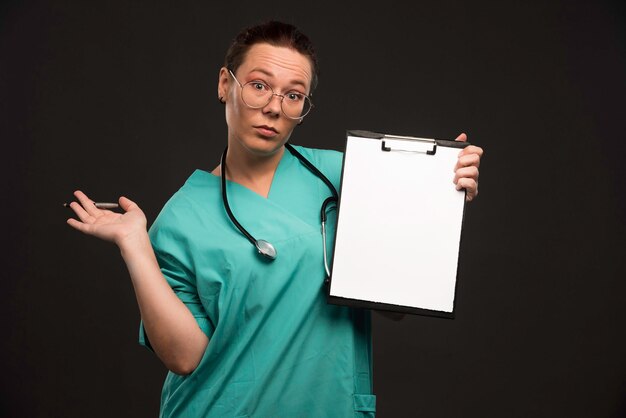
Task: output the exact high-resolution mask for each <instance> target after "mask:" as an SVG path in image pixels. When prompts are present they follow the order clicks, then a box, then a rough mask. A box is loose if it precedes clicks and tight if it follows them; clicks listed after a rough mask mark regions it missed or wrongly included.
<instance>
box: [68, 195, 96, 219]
mask: <svg viewBox="0 0 626 418" xmlns="http://www.w3.org/2000/svg"><path fill="white" fill-rule="evenodd" d="M74 196H76V198H77V199H78V201H79V202H80V204H81V205H83V208H84V209H85V210H86V211H87V213H88V214H90V215H91V216H96V215H97V214H99V213H100V209H98V208H97V207H96V205H94V202H93V200H91V199H89V198H88V197H87V195H86V194H85V193H83V192H81V191H80V190H76V191H75V192H74Z"/></svg>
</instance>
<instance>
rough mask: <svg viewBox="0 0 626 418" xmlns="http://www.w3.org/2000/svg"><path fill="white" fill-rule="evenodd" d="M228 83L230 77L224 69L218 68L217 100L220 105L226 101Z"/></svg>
mask: <svg viewBox="0 0 626 418" xmlns="http://www.w3.org/2000/svg"><path fill="white" fill-rule="evenodd" d="M229 83H230V76H229V74H228V70H227V69H226V67H222V68H220V73H219V76H218V79H217V98H218V100H219V101H220V103H226V100H227V99H228V87H229Z"/></svg>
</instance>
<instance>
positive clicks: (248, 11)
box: [0, 0, 626, 418]
mask: <svg viewBox="0 0 626 418" xmlns="http://www.w3.org/2000/svg"><path fill="white" fill-rule="evenodd" d="M406 3H408V2H406V1H393V0H390V1H386V2H384V3H381V4H379V5H376V6H375V7H367V6H364V5H363V4H361V2H348V3H343V2H339V1H337V2H332V3H329V4H321V3H317V2H293V1H292V2H288V3H283V2H256V3H252V2H249V3H246V4H244V3H241V2H221V3H215V4H214V3H211V2H201V1H197V2H186V1H182V2H181V1H178V2H169V4H168V5H165V3H164V2H163V3H160V2H157V3H155V2H148V1H145V2H142V1H133V2H129V1H121V0H118V1H107V2H82V1H49V2H42V1H31V2H8V3H7V2H3V3H2V5H1V6H0V11H1V21H0V106H1V112H0V117H1V119H0V138H1V139H2V144H3V151H2V164H1V166H2V184H3V188H2V190H3V193H2V219H3V220H4V222H5V224H6V227H5V228H3V234H2V240H3V242H4V243H3V248H4V251H2V257H3V259H5V260H4V262H3V265H4V266H5V268H4V273H3V274H2V292H1V293H0V294H1V295H2V296H1V297H2V300H1V305H0V306H1V311H0V314H2V318H3V322H4V327H3V332H2V338H0V341H1V342H0V346H1V351H0V358H1V359H2V374H1V376H2V379H1V387H0V415H2V416H11V417H85V416H89V417H111V416H120V417H122V416H123V417H143V416H156V415H157V411H158V402H159V396H160V388H161V384H162V381H163V378H164V375H165V369H164V367H163V366H162V365H161V364H160V362H159V361H158V360H157V359H156V357H154V356H153V355H152V354H151V353H149V352H148V351H147V350H145V349H144V348H142V347H140V346H139V345H138V344H137V334H138V322H139V314H138V309H137V306H136V303H135V299H134V294H133V290H132V286H131V283H130V280H129V279H128V275H127V273H126V270H125V266H124V264H123V262H122V259H121V258H120V257H119V254H118V250H117V249H116V248H115V247H114V246H113V245H111V244H109V243H104V242H100V241H98V240H96V239H93V238H90V237H86V236H83V235H81V234H80V233H78V232H76V231H73V230H71V229H70V228H69V227H68V226H67V225H66V224H65V220H66V218H67V217H68V215H69V213H68V211H67V209H64V208H63V207H62V206H61V204H62V203H63V202H64V201H66V200H68V199H70V198H71V192H72V191H73V190H74V189H76V188H81V189H83V190H85V191H87V192H88V193H89V194H90V195H91V196H93V197H94V198H97V199H98V200H104V201H108V200H114V199H117V197H118V196H119V195H120V194H125V195H127V196H129V197H131V198H132V199H134V200H135V201H137V202H138V203H139V204H140V205H141V207H142V208H143V209H144V210H145V212H146V214H147V216H148V220H149V222H152V221H153V220H154V218H155V217H156V215H157V214H158V212H159V210H160V208H161V207H162V205H163V204H164V203H165V201H166V200H167V199H168V198H169V196H170V195H171V194H172V193H174V192H175V191H176V190H177V189H178V188H179V187H180V186H181V185H182V183H183V182H184V180H185V179H186V177H187V176H188V175H189V174H190V173H191V172H192V171H193V170H194V169H195V168H205V169H210V168H213V167H214V166H215V165H216V164H217V162H218V158H219V154H220V152H221V151H222V149H223V147H224V145H225V138H226V136H225V135H226V129H225V123H224V117H223V109H222V107H221V105H220V104H219V103H218V102H217V98H216V96H217V93H216V83H217V75H218V70H219V68H220V65H221V62H222V60H223V55H224V52H225V50H226V47H227V45H228V43H229V41H230V40H231V38H232V37H233V36H234V35H235V33H236V32H237V31H238V30H239V29H240V28H241V27H243V26H246V25H248V24H252V23H257V22H258V21H260V20H263V19H266V18H279V19H283V20H287V21H289V22H292V23H295V24H297V25H299V26H300V27H301V28H302V29H303V30H304V31H305V32H306V33H308V34H309V35H310V37H311V38H312V40H313V41H314V43H315V45H316V46H317V49H318V53H319V60H320V65H321V79H320V87H319V88H318V90H317V91H316V92H315V94H314V99H315V103H316V105H317V107H316V108H315V110H314V112H313V113H312V114H311V116H310V117H308V118H307V120H306V121H305V123H304V124H303V125H302V126H301V127H298V128H297V129H296V132H295V133H294V135H293V137H292V142H294V143H296V144H302V145H308V146H315V147H325V148H333V149H339V150H341V149H342V147H343V146H344V139H345V130H346V129H370V130H375V131H384V132H389V133H396V134H409V135H417V136H430V137H437V138H453V137H455V136H456V135H457V134H458V133H460V132H467V133H468V135H469V138H470V141H471V142H473V143H475V144H477V145H480V146H482V147H483V148H484V149H485V156H484V159H483V165H482V166H481V179H480V196H479V198H478V200H477V201H475V202H473V203H471V204H470V205H469V206H468V208H467V212H466V219H465V227H464V231H463V242H462V249H461V259H460V266H459V282H458V293H457V304H456V313H457V317H456V319H454V320H445V319H436V318H429V317H421V316H409V317H407V318H406V319H404V320H403V321H401V322H398V323H393V322H390V321H387V320H384V319H381V318H379V317H376V318H375V323H374V338H375V341H374V344H375V345H374V356H375V362H374V368H375V392H376V394H377V395H378V405H379V408H378V409H379V413H378V416H379V417H382V418H388V417H413V416H423V417H445V418H450V417H529V416H532V417H557V416H558V417H623V416H626V355H625V354H626V338H625V335H624V330H625V329H626V309H625V308H624V304H625V300H626V284H625V281H626V280H625V279H626V268H625V261H624V258H625V256H626V251H625V250H626V246H625V244H624V238H623V237H624V233H625V232H626V228H625V222H624V220H623V219H624V216H625V215H626V200H625V190H626V187H625V181H624V179H625V178H626V176H625V175H624V173H623V169H622V161H623V159H624V158H625V157H626V146H625V145H624V141H625V139H626V138H625V136H626V135H625V134H624V129H623V128H622V123H623V120H624V116H626V111H625V110H626V106H625V105H624V98H625V97H626V30H625V23H626V20H625V17H626V10H625V7H624V5H623V2H609V1H595V2H592V1H588V2H581V1H575V2H571V1H550V2H521V1H517V2H501V1H500V2H497V1H492V2H491V1H485V0H480V1H476V2H467V3H465V2H462V1H460V0H446V1H420V2H414V4H413V5H411V6H407V5H406ZM7 267H8V268H7Z"/></svg>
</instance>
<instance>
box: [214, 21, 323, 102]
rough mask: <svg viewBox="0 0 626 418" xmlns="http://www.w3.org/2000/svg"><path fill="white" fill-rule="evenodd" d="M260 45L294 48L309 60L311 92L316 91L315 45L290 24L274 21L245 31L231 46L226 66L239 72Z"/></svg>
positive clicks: (225, 61) (225, 62)
mask: <svg viewBox="0 0 626 418" xmlns="http://www.w3.org/2000/svg"><path fill="white" fill-rule="evenodd" d="M260 43H267V44H270V45H273V46H284V47H288V48H292V49H295V50H296V51H298V52H299V53H301V54H302V55H305V56H306V57H307V58H309V61H310V62H311V70H312V72H313V79H312V80H311V91H313V89H315V87H316V86H317V78H318V72H319V70H318V68H317V57H316V55H315V50H314V49H313V44H312V43H311V41H310V40H309V38H308V36H306V35H305V34H304V33H302V32H300V30H299V29H298V28H296V27H295V26H293V25H290V24H288V23H283V22H278V21H275V20H272V21H269V22H265V23H261V24H258V25H254V26H249V27H247V28H245V29H243V30H242V31H241V32H239V34H238V35H237V36H236V37H235V39H233V42H232V43H231V44H230V47H229V48H228V51H227V52H226V58H225V59H224V66H225V67H226V68H228V69H230V70H232V71H233V72H235V71H237V69H238V68H239V66H240V65H241V63H242V62H243V61H244V59H245V58H246V54H247V53H248V50H249V49H250V47H252V46H253V45H255V44H260Z"/></svg>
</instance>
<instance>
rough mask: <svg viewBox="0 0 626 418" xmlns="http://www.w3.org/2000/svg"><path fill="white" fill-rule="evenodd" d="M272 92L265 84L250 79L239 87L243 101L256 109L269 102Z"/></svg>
mask: <svg viewBox="0 0 626 418" xmlns="http://www.w3.org/2000/svg"><path fill="white" fill-rule="evenodd" d="M272 94H274V92H273V91H272V89H271V88H270V86H268V85H267V84H264V83H261V82H259V81H252V82H250V83H247V84H245V85H244V86H243V87H242V89H241V98H242V99H243V102H244V103H245V104H247V105H248V106H250V107H253V108H255V109H258V108H260V107H263V106H265V105H266V104H268V103H269V101H270V100H271V98H272Z"/></svg>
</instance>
